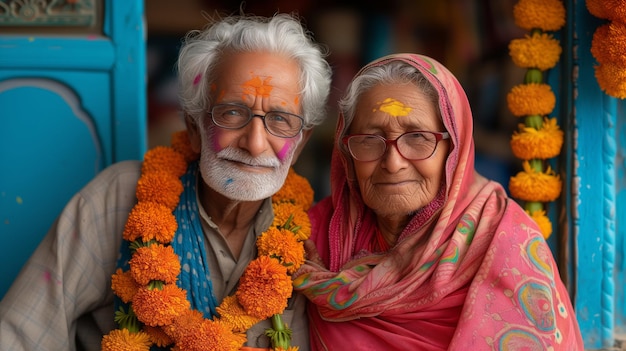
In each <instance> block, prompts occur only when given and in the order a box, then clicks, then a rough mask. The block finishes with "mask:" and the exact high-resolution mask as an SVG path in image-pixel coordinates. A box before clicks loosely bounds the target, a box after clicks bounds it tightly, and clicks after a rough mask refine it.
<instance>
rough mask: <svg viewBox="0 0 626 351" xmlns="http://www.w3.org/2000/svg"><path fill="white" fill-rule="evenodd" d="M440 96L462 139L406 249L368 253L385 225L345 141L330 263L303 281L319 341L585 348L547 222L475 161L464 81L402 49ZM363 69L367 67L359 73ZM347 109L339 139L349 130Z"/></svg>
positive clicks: (320, 227) (328, 239)
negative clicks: (542, 227)
mask: <svg viewBox="0 0 626 351" xmlns="http://www.w3.org/2000/svg"><path fill="white" fill-rule="evenodd" d="M393 61H402V62H405V63H406V64H408V65H411V66H412V67H415V68H416V69H418V70H419V71H420V72H422V74H423V75H424V76H425V77H426V78H427V79H428V81H429V82H430V83H431V84H432V85H433V87H434V88H435V89H436V91H437V93H438V108H439V110H440V112H441V117H442V120H443V124H444V126H445V128H446V130H447V131H448V132H449V133H450V136H451V143H452V144H451V148H450V151H449V155H448V158H447V160H446V163H445V167H446V169H445V173H446V176H445V185H443V186H442V191H441V192H440V195H439V196H438V197H436V198H435V200H434V201H433V202H432V203H431V204H429V205H427V206H425V207H424V208H422V209H420V210H418V211H417V212H416V213H415V214H414V215H413V216H412V218H411V219H410V221H409V223H408V225H407V226H406V228H405V229H404V231H403V232H402V233H401V235H400V237H399V239H398V241H397V242H396V244H395V246H393V247H392V248H391V249H390V250H389V251H387V252H383V253H372V252H369V251H368V250H370V248H371V247H372V246H371V241H372V238H373V233H374V231H375V230H374V229H375V227H376V222H375V220H374V216H373V214H372V212H371V210H369V209H368V208H367V207H366V206H365V205H364V203H363V200H362V198H361V195H360V193H359V191H358V186H356V185H354V184H351V183H352V181H350V180H349V173H348V172H349V169H350V168H349V162H352V161H351V160H350V159H349V158H348V157H347V156H345V154H343V153H342V152H341V151H340V149H339V147H340V144H339V142H340V139H337V140H336V141H335V146H334V148H333V159H332V164H331V192H332V196H331V197H330V198H327V199H324V200H322V201H320V202H319V203H318V204H317V205H316V206H315V207H313V208H312V209H311V211H310V212H309V216H310V218H311V228H312V236H311V238H312V240H313V241H314V242H315V244H316V246H317V248H318V250H319V252H320V256H321V258H322V260H323V261H324V262H325V264H326V265H327V267H329V269H325V268H323V267H320V266H318V265H316V264H314V263H311V262H308V263H306V264H305V265H303V266H302V268H301V269H300V270H299V271H298V272H297V274H296V275H295V280H294V287H295V289H296V290H297V291H300V292H302V293H304V294H305V295H306V296H307V298H309V300H310V301H311V304H310V308H309V315H310V318H311V320H310V327H311V333H310V335H311V342H312V349H313V350H316V349H325V350H327V349H342V348H353V349H368V350H374V349H375V350H380V349H398V348H402V349H410V350H446V349H450V350H460V349H463V350H470V349H471V350H486V349H501V347H502V349H505V348H506V347H507V346H512V345H515V346H516V347H519V348H520V349H521V348H527V349H532V350H535V349H537V350H555V351H556V350H568V351H571V350H583V343H582V338H581V335H580V330H579V329H578V324H577V321H576V318H575V315H574V311H573V308H572V305H571V302H570V300H569V297H568V293H567V290H566V289H565V287H564V285H563V283H562V281H561V280H560V278H559V275H558V269H557V266H556V263H555V262H554V258H553V257H552V255H551V251H550V248H549V247H548V245H547V244H546V243H545V241H544V239H543V236H542V235H541V233H540V231H539V229H538V227H537V225H536V223H535V222H534V221H533V220H532V218H530V217H529V216H528V215H527V214H526V213H525V212H524V210H523V209H522V208H521V207H520V206H519V205H518V204H517V203H515V201H513V200H511V199H510V198H509V197H508V196H507V194H506V192H505V190H504V188H503V187H502V186H501V185H500V184H498V183H496V182H492V181H489V180H487V179H485V178H484V177H482V176H480V175H479V174H477V173H476V172H475V170H474V142H473V138H472V124H473V121H472V113H471V110H470V106H469V103H468V100H467V97H466V95H465V92H464V91H463V89H462V87H461V85H460V84H459V82H458V81H457V79H456V78H455V77H454V75H453V74H452V73H450V71H448V70H447V69H446V68H445V67H444V66H442V65H441V64H440V63H438V62H436V61H435V60H433V59H431V58H429V57H426V56H422V55H416V54H395V55H390V56H386V57H383V58H381V59H378V60H376V61H374V62H372V63H370V64H368V65H367V66H365V67H364V68H363V69H362V70H361V71H360V72H359V74H361V72H364V71H365V70H367V69H369V68H370V67H373V66H377V65H384V64H387V63H389V62H393ZM357 76H358V75H357ZM343 124H344V120H343V118H342V117H340V118H339V121H338V125H337V135H336V136H337V137H339V136H340V135H341V131H342V130H343V129H344V125H343Z"/></svg>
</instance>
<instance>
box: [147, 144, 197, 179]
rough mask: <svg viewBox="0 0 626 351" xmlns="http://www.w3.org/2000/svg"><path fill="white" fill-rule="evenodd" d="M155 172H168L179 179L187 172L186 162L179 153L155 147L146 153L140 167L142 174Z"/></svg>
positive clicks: (164, 147) (162, 147)
mask: <svg viewBox="0 0 626 351" xmlns="http://www.w3.org/2000/svg"><path fill="white" fill-rule="evenodd" d="M156 171H164V172H169V173H171V174H173V175H175V176H176V177H180V176H182V175H183V174H185V172H187V162H186V161H185V157H184V156H183V155H182V154H181V153H180V152H178V151H175V150H174V149H172V148H171V147H167V146H157V147H154V148H152V149H150V150H148V152H146V154H145V155H144V157H143V164H142V165H141V173H142V174H146V173H150V172H156Z"/></svg>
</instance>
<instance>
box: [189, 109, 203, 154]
mask: <svg viewBox="0 0 626 351" xmlns="http://www.w3.org/2000/svg"><path fill="white" fill-rule="evenodd" d="M185 125H186V126H187V134H188V135H189V142H190V143H191V149H192V150H193V151H194V152H196V153H200V150H201V146H202V139H201V138H200V130H199V127H198V124H197V123H196V121H194V119H193V118H192V117H191V116H189V115H188V114H186V113H185Z"/></svg>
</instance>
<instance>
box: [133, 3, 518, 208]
mask: <svg viewBox="0 0 626 351" xmlns="http://www.w3.org/2000/svg"><path fill="white" fill-rule="evenodd" d="M515 3H516V1H515V0H437V1H433V0H386V1H372V0H360V1H330V0H301V1H293V0H271V1H260V0H257V1H252V0H249V1H245V2H240V1H233V0H221V1H218V0H210V1H209V0H179V1H170V0H149V1H146V2H145V11H146V21H147V34H148V37H147V38H148V43H147V45H148V47H147V58H148V63H147V65H148V142H149V147H152V146H156V145H168V144H169V137H170V134H171V133H172V131H176V130H180V129H183V128H184V124H183V122H182V118H181V116H180V114H179V109H178V102H177V95H176V90H177V87H176V79H175V69H174V66H175V63H176V58H177V54H178V50H179V48H180V44H181V40H182V38H183V37H184V35H185V33H186V32H187V31H189V30H192V29H200V28H202V27H204V26H205V24H206V23H207V19H208V18H209V17H211V16H214V15H215V14H237V13H239V12H240V11H243V12H245V13H248V14H256V15H264V16H270V15H272V14H274V13H277V12H288V13H297V14H298V15H299V16H300V17H301V19H302V21H303V23H304V24H305V25H306V27H307V28H308V29H309V30H310V31H311V32H312V33H313V35H314V38H315V40H316V41H318V42H319V43H321V44H323V45H325V46H326V47H327V49H328V52H329V57H328V59H329V62H330V64H331V65H332V68H333V72H334V76H333V85H332V93H331V96H330V99H329V106H328V111H329V116H328V118H327V120H326V122H325V123H324V124H323V125H321V126H320V127H318V128H317V129H316V130H315V131H314V134H313V137H312V138H311V140H310V141H309V143H308V144H307V146H306V148H305V151H304V152H303V154H302V156H301V157H300V159H299V160H298V163H297V164H296V166H295V168H296V170H298V171H299V172H300V174H302V175H304V176H306V177H307V178H308V179H309V180H310V181H311V184H312V185H313V188H314V190H315V198H316V200H319V199H320V198H322V197H323V196H326V195H328V194H329V193H330V189H329V185H328V178H329V165H330V153H331V148H332V143H333V133H334V128H335V123H336V115H337V112H336V111H337V108H336V102H337V100H338V98H339V97H340V95H341V94H342V92H343V91H344V88H345V87H346V85H347V83H348V82H349V80H350V79H351V78H352V76H353V75H354V74H355V73H356V71H357V70H358V69H359V68H360V67H361V66H362V65H364V64H365V63H367V62H369V61H371V60H373V59H375V58H377V57H380V56H383V55H386V54H389V53H394V52H414V53H421V54H425V55H428V56H431V57H433V58H435V59H437V60H438V61H440V62H442V63H443V64H444V65H446V66H447V67H448V68H449V69H450V70H451V71H452V72H453V73H454V74H455V75H456V76H457V78H458V79H459V81H460V82H461V84H462V85H463V87H464V88H465V89H466V92H467V94H468V97H469V100H470V104H471V105H472V109H473V111H474V129H475V136H474V137H475V141H476V167H477V169H478V170H479V172H480V173H482V174H483V175H484V176H486V177H488V178H491V179H494V180H497V181H499V182H501V183H502V184H503V185H505V187H507V188H508V179H509V177H510V176H511V175H512V174H514V173H516V172H517V170H518V168H519V167H520V163H521V162H519V161H518V160H516V159H515V158H514V157H513V156H512V154H511V151H510V146H509V139H510V136H511V134H512V133H513V131H514V129H515V128H516V125H517V123H518V121H517V119H516V118H515V117H513V115H512V114H511V113H510V112H509V111H508V108H507V106H506V94H507V93H508V92H509V91H510V89H511V88H512V87H513V85H516V84H519V83H521V82H522V79H523V74H524V71H523V70H522V69H520V68H518V67H516V66H514V65H513V63H512V61H511V59H510V57H509V54H508V43H509V42H510V40H511V39H514V38H519V37H523V36H524V34H525V31H523V30H521V29H520V28H518V27H517V26H516V25H515V23H514V22H513V5H514V4H515Z"/></svg>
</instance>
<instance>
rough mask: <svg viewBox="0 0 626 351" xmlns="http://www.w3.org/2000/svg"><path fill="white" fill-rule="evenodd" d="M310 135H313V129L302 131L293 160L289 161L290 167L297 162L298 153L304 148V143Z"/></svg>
mask: <svg viewBox="0 0 626 351" xmlns="http://www.w3.org/2000/svg"><path fill="white" fill-rule="evenodd" d="M311 135H313V128H311V129H304V130H302V140H301V141H300V142H299V143H298V147H297V148H296V151H295V152H294V153H293V158H292V159H291V165H292V166H293V165H294V164H295V163H296V161H297V160H298V157H299V156H300V153H301V152H302V150H303V149H304V146H305V145H306V143H307V142H308V141H309V139H310V138H311Z"/></svg>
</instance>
